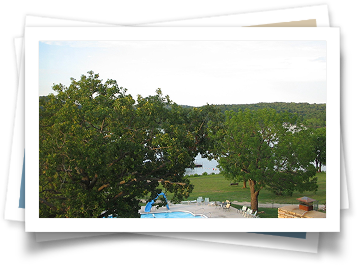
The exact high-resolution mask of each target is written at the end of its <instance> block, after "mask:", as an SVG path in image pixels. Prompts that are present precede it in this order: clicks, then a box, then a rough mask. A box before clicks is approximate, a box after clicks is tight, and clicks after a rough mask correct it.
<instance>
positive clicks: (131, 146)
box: [39, 71, 219, 218]
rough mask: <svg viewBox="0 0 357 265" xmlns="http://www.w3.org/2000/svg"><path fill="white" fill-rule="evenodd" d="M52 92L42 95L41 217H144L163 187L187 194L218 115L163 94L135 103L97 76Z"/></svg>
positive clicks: (177, 195) (179, 195)
mask: <svg viewBox="0 0 357 265" xmlns="http://www.w3.org/2000/svg"><path fill="white" fill-rule="evenodd" d="M53 90H54V91H55V94H51V95H49V96H46V97H40V135H39V137H40V147H39V152H40V161H39V167H40V176H39V177H40V183H39V184H40V189H39V193H40V202H39V203H40V206H39V207H40V217H77V218H87V217H88V218H90V217H104V216H108V215H110V214H113V215H114V216H119V217H139V214H138V210H139V208H140V206H139V201H140V199H142V198H144V197H149V200H151V199H152V198H154V197H156V195H157V194H158V193H160V192H161V191H162V188H164V189H165V190H166V191H169V192H172V193H173V198H172V201H173V202H177V201H181V200H182V199H183V198H187V197H188V196H189V193H190V192H191V191H192V189H193V186H192V185H191V184H190V182H189V180H188V179H187V178H185V176H184V173H185V169H186V168H187V167H193V165H194V164H193V161H194V157H195V156H196V155H197V154H198V153H204V152H205V150H206V149H207V148H208V147H209V145H210V144H211V143H210V141H209V139H208V137H207V135H208V132H207V130H208V127H207V123H208V120H211V119H213V118H214V117H215V116H216V114H218V113H219V111H218V110H216V109H214V108H213V107H212V106H209V105H208V106H205V107H203V108H200V109H197V108H195V109H183V108H181V107H180V106H178V105H177V104H174V103H172V102H171V100H170V99H169V97H168V96H164V95H163V94H162V92H161V90H160V89H158V90H157V91H156V94H155V95H153V96H148V97H142V96H140V95H139V96H138V97H137V100H135V99H134V98H133V97H132V96H131V95H130V94H126V92H127V91H126V89H124V88H122V87H119V86H118V84H117V82H116V81H115V80H111V79H109V80H107V81H106V82H103V81H102V80H100V79H99V75H98V74H94V73H93V72H92V71H90V72H88V75H87V76H85V75H82V76H81V78H80V79H79V80H75V79H74V78H71V84H70V85H69V86H68V87H66V86H64V85H62V84H57V85H54V86H53ZM160 184H161V185H160Z"/></svg>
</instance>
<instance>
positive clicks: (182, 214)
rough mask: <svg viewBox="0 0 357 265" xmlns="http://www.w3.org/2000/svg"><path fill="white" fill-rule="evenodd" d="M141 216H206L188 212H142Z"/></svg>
mask: <svg viewBox="0 0 357 265" xmlns="http://www.w3.org/2000/svg"><path fill="white" fill-rule="evenodd" d="M141 218H206V217H205V216H202V215H193V214H192V213H189V212H165V213H144V214H141Z"/></svg>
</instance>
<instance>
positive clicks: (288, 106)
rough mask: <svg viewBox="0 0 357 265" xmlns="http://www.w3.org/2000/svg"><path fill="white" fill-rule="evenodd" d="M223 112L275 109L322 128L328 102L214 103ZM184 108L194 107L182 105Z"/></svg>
mask: <svg viewBox="0 0 357 265" xmlns="http://www.w3.org/2000/svg"><path fill="white" fill-rule="evenodd" d="M214 106H215V107H217V108H218V109H220V110H221V111H222V112H223V113H224V112H225V111H234V112H238V111H239V110H242V111H244V110H246V109H249V110H251V111H256V110H260V109H274V110H275V111H276V112H277V113H284V112H288V113H291V114H297V115H298V116H300V118H301V119H302V121H303V123H304V125H305V126H306V127H308V128H321V127H325V126H326V104H309V103H294V102H291V103H289V102H274V103H255V104H221V105H214ZM182 107H183V108H192V107H190V106H188V105H182Z"/></svg>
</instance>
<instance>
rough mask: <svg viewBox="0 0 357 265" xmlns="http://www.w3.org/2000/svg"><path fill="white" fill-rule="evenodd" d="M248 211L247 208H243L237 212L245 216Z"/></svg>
mask: <svg viewBox="0 0 357 265" xmlns="http://www.w3.org/2000/svg"><path fill="white" fill-rule="evenodd" d="M246 211H247V206H243V207H242V209H237V212H239V213H241V214H243V213H245V212H246Z"/></svg>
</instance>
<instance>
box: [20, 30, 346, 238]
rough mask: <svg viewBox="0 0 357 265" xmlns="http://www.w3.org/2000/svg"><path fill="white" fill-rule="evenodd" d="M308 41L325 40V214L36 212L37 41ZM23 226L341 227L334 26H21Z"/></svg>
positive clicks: (80, 229)
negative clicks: (48, 215)
mask: <svg viewBox="0 0 357 265" xmlns="http://www.w3.org/2000/svg"><path fill="white" fill-rule="evenodd" d="M42 40H46V41H50V40H56V41H61V40H63V41H64V40H72V41H73V40H77V41H79V40H96V41H108V40H111V41H119V40H123V41H128V40H131V41H133V40H136V41H140V40H142V41H143V40H155V41H171V40H172V41H180V40H181V41H184V40H187V41H212V40H219V41H247V40H249V41H257V40H259V41H267V40H274V41H279V40H281V41H293V40H294V41H298V40H301V41H302V40H304V41H312V40H316V41H317V40H320V41H326V42H327V72H326V76H327V104H326V113H327V117H326V124H327V144H326V148H327V161H332V162H330V164H329V170H328V172H327V173H326V204H327V205H328V209H327V214H326V218H306V219H300V218H291V219H290V218H282V219H277V218H271V219H263V218H256V219H252V218H239V219H236V218H203V219H196V218H192V219H191V218H190V219H171V218H170V219H150V218H145V219H140V218H137V219H136V218H127V219H124V218H123V219H120V218H104V219H103V218H93V219H91V218H88V219H75V218H68V219H64V218H53V219H51V218H39V207H38V205H39V193H38V188H39V185H38V183H39V167H38V163H39V119H38V117H39V107H38V105H39V101H38V96H39V93H38V89H39V41H42ZM25 87H26V89H25V150H26V153H27V156H26V173H25V174H26V211H25V221H26V232H339V231H340V42H339V29H338V28H258V27H257V28H240V27H239V28H238V27H237V28H236V27H191V28H187V27H175V28H170V27H168V28H158V27H153V28H151V27H145V28H141V27H85V28H83V27H73V28H70V27H28V28H26V30H25Z"/></svg>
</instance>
